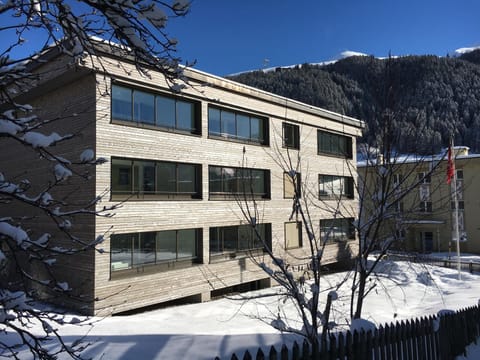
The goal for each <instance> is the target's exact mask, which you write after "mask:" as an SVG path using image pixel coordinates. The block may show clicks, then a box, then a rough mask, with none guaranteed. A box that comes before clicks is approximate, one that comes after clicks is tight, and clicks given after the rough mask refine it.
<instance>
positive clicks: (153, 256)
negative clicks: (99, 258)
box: [110, 229, 202, 272]
mask: <svg viewBox="0 0 480 360" xmlns="http://www.w3.org/2000/svg"><path fill="white" fill-rule="evenodd" d="M201 234H202V231H201V229H182V230H167V231H152V232H144V233H129V234H114V235H112V236H111V237H110V265H111V271H112V272H117V271H120V270H128V269H133V268H138V267H140V266H145V265H159V264H160V265H161V264H165V263H167V262H170V263H171V262H181V261H188V262H189V263H190V264H191V263H193V262H197V261H198V260H199V258H200V256H199V249H200V248H201V236H202V235H201Z"/></svg>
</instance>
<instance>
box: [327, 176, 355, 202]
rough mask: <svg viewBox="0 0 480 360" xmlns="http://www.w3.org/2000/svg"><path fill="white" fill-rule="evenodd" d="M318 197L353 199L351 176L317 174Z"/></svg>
mask: <svg viewBox="0 0 480 360" xmlns="http://www.w3.org/2000/svg"><path fill="white" fill-rule="evenodd" d="M318 186H319V196H320V199H338V198H341V197H344V198H349V199H353V193H354V191H353V178H352V177H348V176H336V175H319V176H318Z"/></svg>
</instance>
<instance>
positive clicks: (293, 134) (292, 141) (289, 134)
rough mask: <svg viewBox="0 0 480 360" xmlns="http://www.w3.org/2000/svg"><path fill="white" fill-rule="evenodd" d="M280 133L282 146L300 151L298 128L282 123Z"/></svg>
mask: <svg viewBox="0 0 480 360" xmlns="http://www.w3.org/2000/svg"><path fill="white" fill-rule="evenodd" d="M282 131H283V146H284V147H286V148H289V149H300V127H299V126H298V125H294V124H289V123H285V122H284V123H283V126H282Z"/></svg>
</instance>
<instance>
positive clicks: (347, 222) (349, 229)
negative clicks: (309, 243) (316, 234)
mask: <svg viewBox="0 0 480 360" xmlns="http://www.w3.org/2000/svg"><path fill="white" fill-rule="evenodd" d="M353 221H354V218H333V219H321V220H320V239H321V241H322V242H325V241H326V242H327V244H332V243H337V242H343V241H349V240H355V227H354V225H353ZM322 223H323V226H322ZM336 223H339V225H338V224H336ZM338 228H340V229H341V231H342V232H345V234H346V235H345V236H341V237H336V236H335V235H334V236H333V237H332V236H331V234H332V229H338ZM325 229H327V230H325ZM325 232H326V233H327V239H325V235H324V234H325Z"/></svg>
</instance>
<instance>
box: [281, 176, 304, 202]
mask: <svg viewBox="0 0 480 360" xmlns="http://www.w3.org/2000/svg"><path fill="white" fill-rule="evenodd" d="M292 175H293V177H292ZM295 186H296V187H297V189H296V191H295ZM301 189H302V176H301V174H300V173H297V172H295V171H292V172H291V173H288V172H284V173H283V198H284V199H293V197H294V196H295V194H296V195H297V196H298V197H300V196H301Z"/></svg>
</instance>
